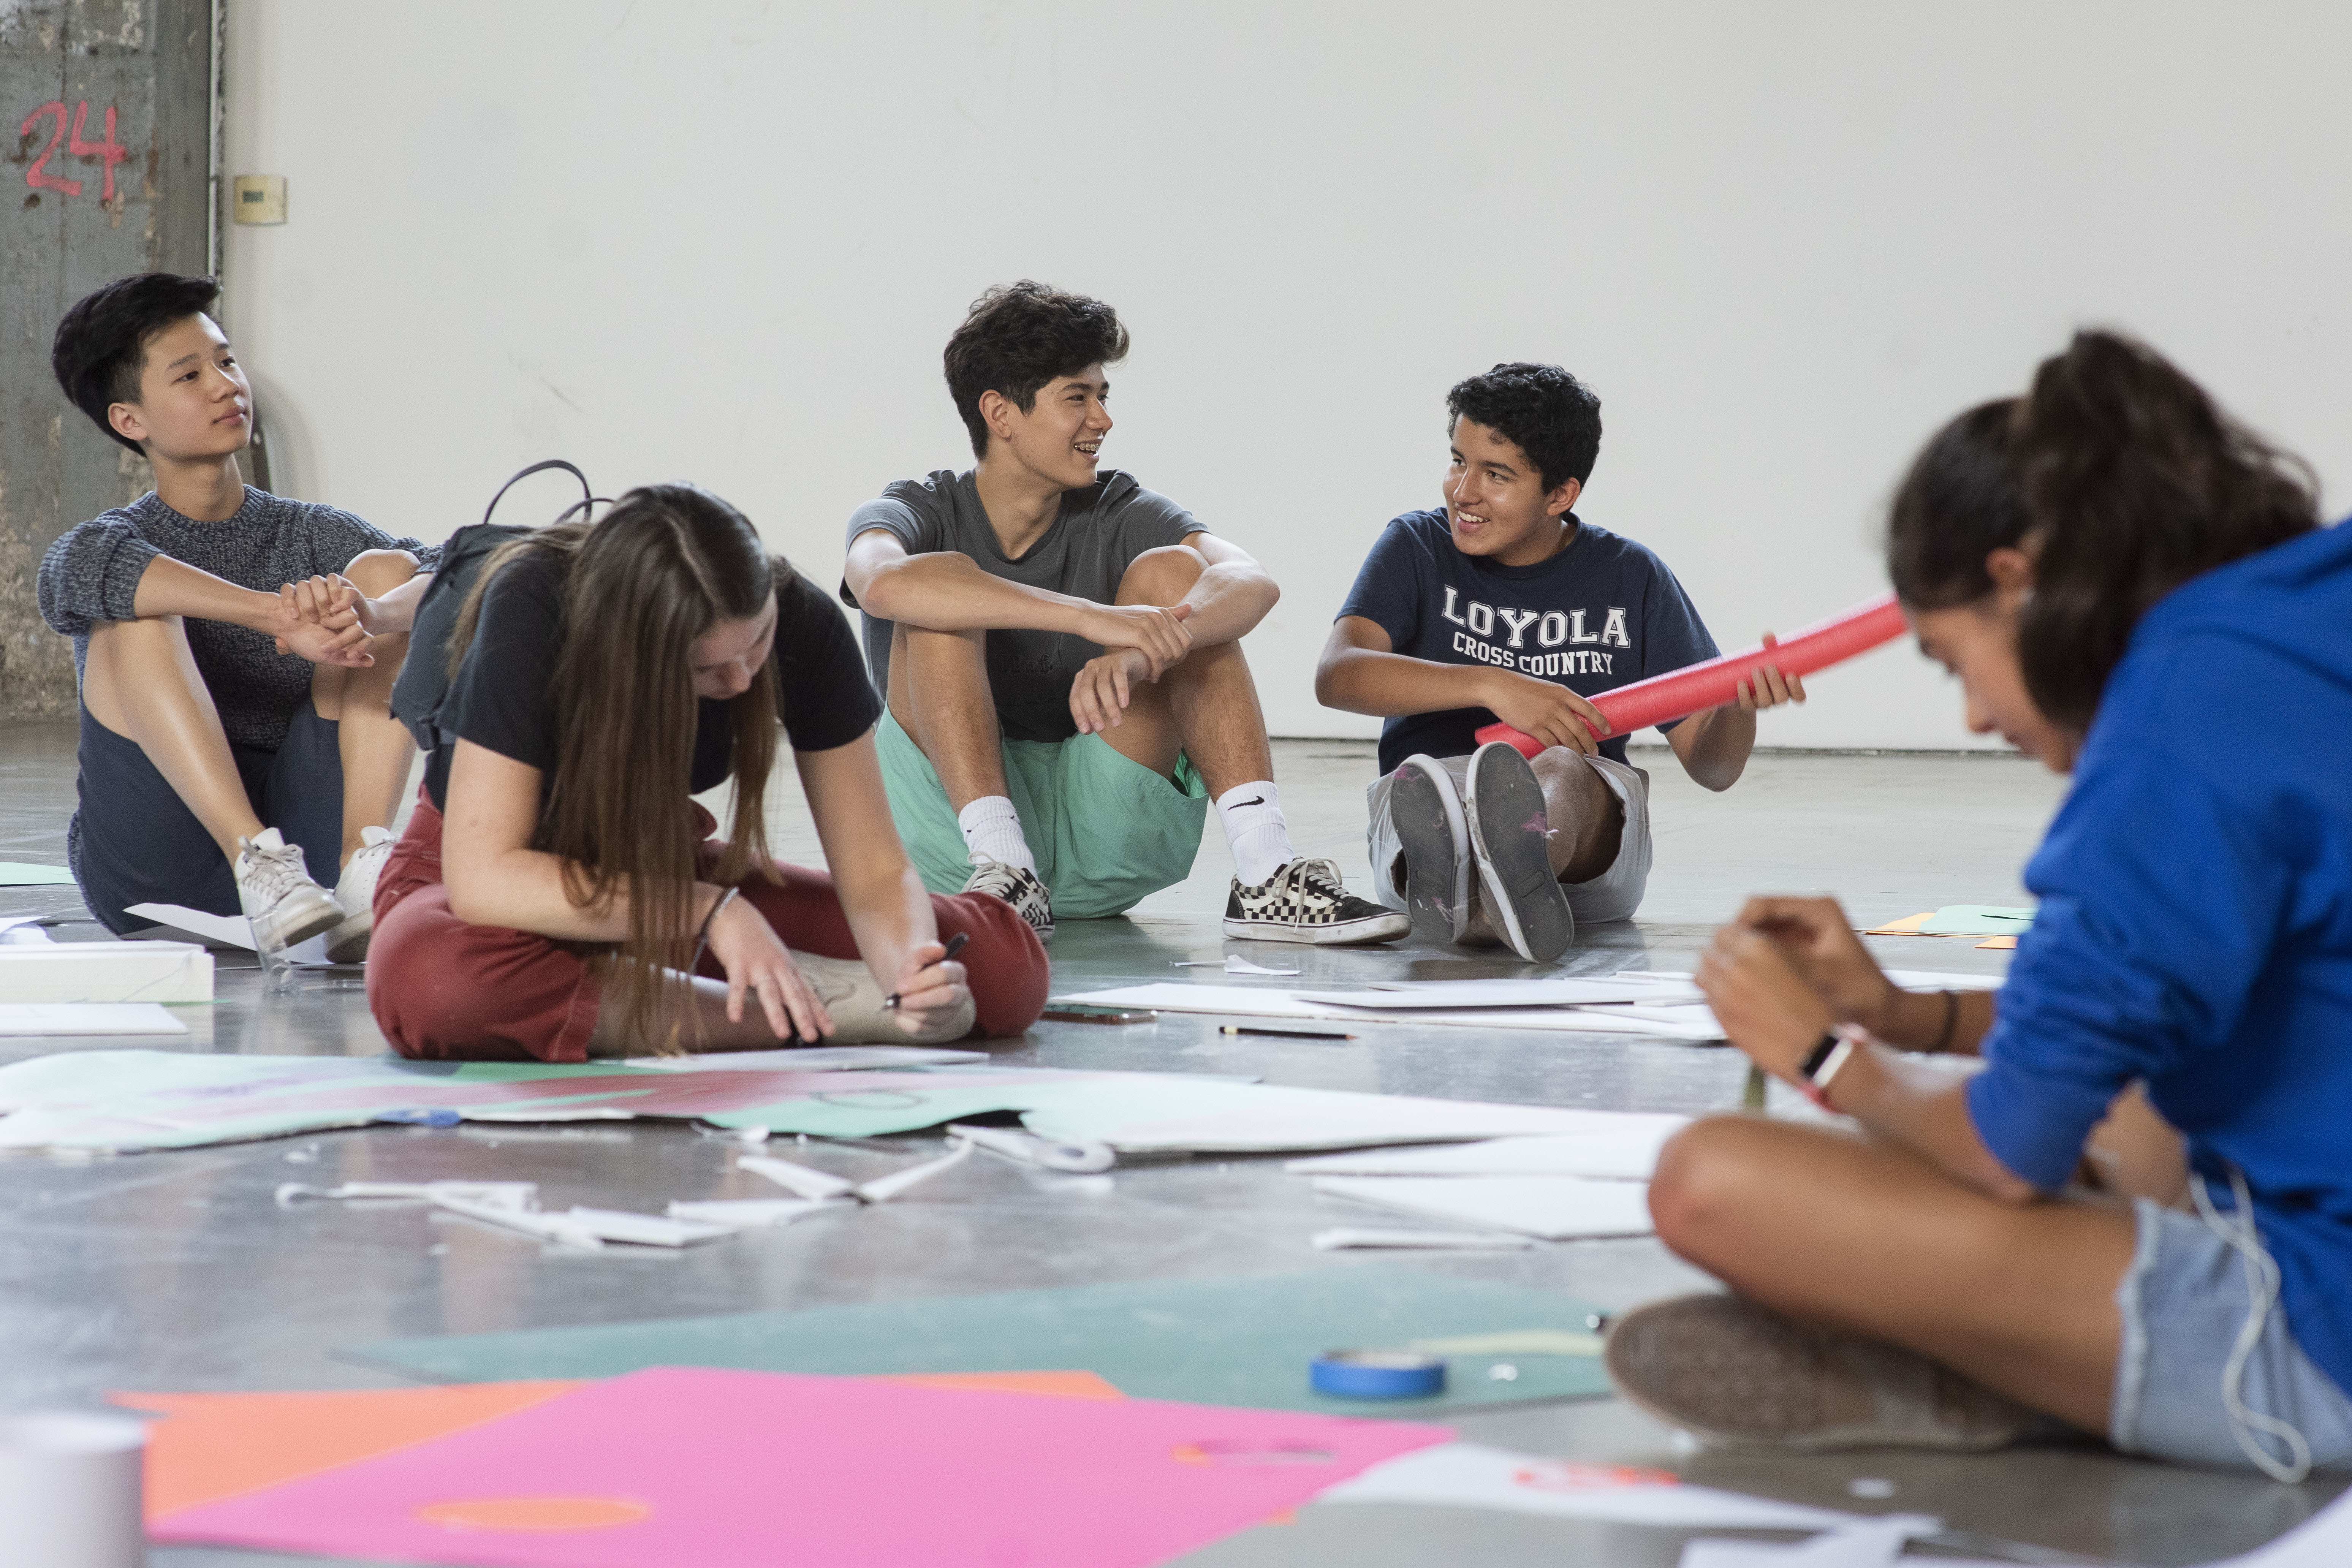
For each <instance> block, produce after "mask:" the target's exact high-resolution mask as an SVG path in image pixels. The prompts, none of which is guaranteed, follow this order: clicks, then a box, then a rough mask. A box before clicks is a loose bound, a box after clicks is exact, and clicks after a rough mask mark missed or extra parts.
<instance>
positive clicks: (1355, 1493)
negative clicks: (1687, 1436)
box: [1316, 1443, 1864, 1530]
mask: <svg viewBox="0 0 2352 1568" xmlns="http://www.w3.org/2000/svg"><path fill="white" fill-rule="evenodd" d="M1316 1501H1317V1502H1318V1503H1351V1502H1388V1503H1430V1504H1435V1505H1438V1506H1441V1507H1449V1508H1492V1509H1502V1510H1507V1511H1509V1512H1512V1513H1538V1514H1551V1515H1554V1516H1558V1517H1563V1518H1570V1519H1598V1520H1606V1521H1611V1522H1612V1523H1617V1524H1654V1525H1662V1526H1668V1527H1678V1528H1681V1529H1684V1530H1834V1529H1838V1528H1840V1527H1842V1526H1844V1525H1850V1524H1858V1523H1861V1522H1862V1521H1863V1519H1864V1516H1863V1515H1861V1514H1853V1513H1841V1512H1839V1511H1838V1510H1834V1509H1826V1508H1808V1507H1805V1506H1803V1505H1802V1504H1799V1503H1791V1502H1778V1501H1775V1500H1772V1499H1770V1498H1759V1497H1747V1496H1744V1495H1742V1494H1740V1493H1738V1492H1727V1491H1717V1490H1716V1489H1713V1488H1711V1487H1690V1486H1685V1485H1683V1484H1682V1483H1681V1482H1680V1481H1677V1480H1676V1479H1675V1478H1674V1477H1673V1476H1670V1475H1668V1474H1666V1473H1665V1472H1664V1471H1663V1470H1641V1469H1632V1468H1622V1467H1619V1466H1613V1465H1574V1464H1569V1463H1566V1462H1564V1461H1562V1460H1559V1459H1544V1458H1537V1457H1536V1456H1535V1455H1533V1454H1517V1453H1513V1452H1511V1451H1510V1450H1509V1449H1507V1448H1490V1447H1486V1445H1485V1444H1483V1443H1444V1444H1440V1445H1439V1446H1437V1447H1433V1448H1422V1449H1419V1450H1417V1451H1415V1452H1413V1453H1411V1454H1406V1455H1403V1456H1402V1457H1401V1458H1394V1459H1390V1460H1388V1461H1387V1462H1385V1463H1383V1464H1379V1465H1374V1466H1373V1467H1372V1468H1370V1469H1368V1470H1366V1471H1364V1472H1363V1473H1362V1474H1361V1475H1360V1476H1357V1477H1355V1478H1354V1479H1351V1480H1345V1481H1342V1482H1340V1483H1339V1485H1338V1486H1336V1487H1333V1488H1332V1489H1330V1490H1328V1491H1327V1492H1324V1493H1322V1494H1320V1495H1319V1496H1318V1497H1317V1499H1316Z"/></svg>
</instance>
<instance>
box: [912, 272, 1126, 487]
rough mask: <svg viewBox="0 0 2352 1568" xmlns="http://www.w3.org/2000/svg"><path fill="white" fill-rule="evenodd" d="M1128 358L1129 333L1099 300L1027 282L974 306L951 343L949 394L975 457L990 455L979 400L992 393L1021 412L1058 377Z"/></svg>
mask: <svg viewBox="0 0 2352 1568" xmlns="http://www.w3.org/2000/svg"><path fill="white" fill-rule="evenodd" d="M1126 357H1127V329H1126V328H1125V327H1122V326H1120V325H1119V324H1118V311H1116V310H1112V309H1111V308H1110V307H1109V306H1108V305H1106V304H1104V303H1103V302H1102V301H1101V300H1089V299H1087V297H1086V296H1085V295H1083V294H1066V293H1064V292H1063V291H1062V290H1061V289H1053V288H1048V287H1047V286H1046V285H1045V284H1043V283H1036V282H1033V281H1031V280H1030V279H1026V278H1024V279H1022V280H1021V281H1020V282H1018V283H1000V284H998V285H997V286H996V287H995V288H993V289H990V290H989V291H988V292H987V293H985V294H982V296H981V297H980V298H979V299H977V300H973V301H972V302H971V310H969V311H967V312H966V313H965V315H964V319H963V325H961V326H960V327H958V328H957V329H956V330H955V331H954V332H953V333H952V334H951V335H950V337H949V338H948V352H947V373H948V395H949V396H950V397H952V398H954V399H955V405H956V412H957V413H958V414H960V415H961V416H963V423H964V428H965V429H967V430H969V431H971V450H972V455H973V456H974V457H978V458H984V457H986V456H988V422H987V421H986V420H984V419H982V417H981V416H980V395H981V394H982V393H983V392H993V393H995V394H997V395H999V396H1001V397H1003V399H1004V400H1005V401H1006V402H1008V403H1011V404H1012V405H1013V406H1014V407H1016V408H1018V409H1020V410H1021V412H1022V413H1024V414H1026V413H1028V412H1029V410H1030V409H1032V408H1034V407H1035V406H1036V404H1037V392H1038V389H1039V388H1040V387H1042V386H1044V385H1045V384H1046V383H1047V382H1049V381H1052V380H1053V379H1054V378H1055V377H1056V376H1063V375H1076V374H1077V373H1078V372H1080V371H1082V370H1085V369H1086V368H1087V366H1089V365H1097V364H1116V363H1118V362H1119V361H1120V360H1123V359H1125V358H1126Z"/></svg>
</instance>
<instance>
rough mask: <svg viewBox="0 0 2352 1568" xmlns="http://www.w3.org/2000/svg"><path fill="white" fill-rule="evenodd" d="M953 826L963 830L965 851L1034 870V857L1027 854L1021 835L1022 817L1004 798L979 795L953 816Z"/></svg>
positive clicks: (1026, 841) (1011, 803)
mask: <svg viewBox="0 0 2352 1568" xmlns="http://www.w3.org/2000/svg"><path fill="white" fill-rule="evenodd" d="M956 826H958V827H961V828H962V829H963V842H964V847H966V848H967V849H971V850H976V851H978V852H979V853H980V854H982V855H985V856H987V857H988V858H990V859H992V860H1002V861H1003V862H1004V863H1005V864H1006V865H1008V866H1018V867H1020V868H1022V869H1023V870H1024V871H1034V870H1036V869H1037V857H1035V856H1034V855H1032V854H1030V853H1029V840H1028V839H1026V838H1024V837H1022V835H1021V814H1020V813H1019V812H1017V811H1015V810H1013V802H1012V801H1010V800H1008V799H1007V798H1005V797H1004V796H1003V795H982V796H981V797H980V798H979V799H978V800H976V801H973V802H972V803H971V805H967V806H965V807H964V808H963V809H962V810H961V811H959V812H957V813H956Z"/></svg>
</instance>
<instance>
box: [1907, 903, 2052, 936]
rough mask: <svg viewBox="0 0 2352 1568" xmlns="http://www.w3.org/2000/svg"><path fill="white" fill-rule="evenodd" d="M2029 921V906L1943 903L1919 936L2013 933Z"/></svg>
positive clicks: (2015, 934) (1923, 926) (2017, 932)
mask: <svg viewBox="0 0 2352 1568" xmlns="http://www.w3.org/2000/svg"><path fill="white" fill-rule="evenodd" d="M2032 924H2033V911H2032V910H2031V909H2004V908H2002V907H2000V906H1999V905H1996V904H1946V905H1945V906H1944V907H1943V908H1942V909H1940V910H1937V911H1936V913H1935V917H1934V918H1933V919H1931V920H1929V921H1927V922H1926V923H1925V924H1923V925H1921V926H1920V928H1919V934H1920V935H1921V936H2017V935H2020V934H2021V933H2022V932H2023V931H2025V930H2026V929H2027V928H2028V927H2030V926H2032Z"/></svg>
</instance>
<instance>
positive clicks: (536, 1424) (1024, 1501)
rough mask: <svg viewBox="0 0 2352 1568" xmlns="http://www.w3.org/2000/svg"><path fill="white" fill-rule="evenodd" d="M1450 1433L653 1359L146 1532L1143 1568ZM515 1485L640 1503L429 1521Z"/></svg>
mask: <svg viewBox="0 0 2352 1568" xmlns="http://www.w3.org/2000/svg"><path fill="white" fill-rule="evenodd" d="M1448 1436H1451V1434H1450V1433H1449V1432H1447V1430H1446V1429H1445V1428H1444V1427H1440V1426H1419V1425H1412V1424H1407V1423H1403V1422H1386V1421H1363V1420H1343V1419H1336V1418H1333V1417H1330V1416H1324V1415H1305V1414H1297V1413H1289V1412H1276V1411H1261V1410H1233V1409H1220V1408H1214V1407H1210V1406H1204V1405H1174V1404H1167V1403H1163V1402H1160V1401H1157V1400H1141V1399H1123V1400H1090V1399H1038V1398H1033V1397H1028V1396H1025V1395H1021V1394H997V1393H982V1392H971V1391H965V1390H950V1389H940V1388H923V1387H915V1386H908V1385H904V1384H887V1383H881V1382H877V1381H872V1380H866V1379H853V1378H827V1377H811V1376H804V1375H792V1374H777V1373H741V1372H721V1371H714V1370H709V1369H701V1368H680V1367H665V1368H656V1369H654V1370H650V1371H646V1372H642V1373H635V1374H632V1375H630V1376H627V1377H622V1378H616V1379H614V1381H612V1382H610V1383H604V1384H594V1385H592V1386H589V1387H586V1388H581V1389H575V1390H573V1391H572V1392H571V1393H569V1394H562V1395H559V1396H557V1397H555V1398H553V1399H551V1400H548V1401H547V1402H545V1403H544V1404H541V1405H536V1406H533V1407H532V1408H530V1409H528V1410H523V1411H520V1412H519V1413H517V1414H515V1415H509V1416H507V1417H505V1418H503V1419H501V1420H499V1421H498V1422H496V1423H495V1424H493V1425H490V1426H478V1427H473V1428H469V1429H467V1430H465V1431H462V1432H458V1433H457V1434H455V1435H453V1436H448V1437H445V1438H443V1439H441V1440H439V1441H437V1442H434V1443H429V1444H425V1445H423V1446H420V1447H414V1448H408V1449H404V1450H402V1451H399V1452H396V1453H393V1454H389V1455H385V1456H383V1457H382V1458H375V1459H371V1460H367V1461H364V1462H362V1463H359V1464H354V1465H349V1466H345V1467H343V1468H340V1469H336V1470H332V1471H330V1472H328V1473H326V1474H324V1475H319V1476H313V1477H310V1478H309V1479H304V1480H299V1481H295V1482H292V1483H289V1484H288V1485H286V1486H283V1487H278V1488H274V1489H270V1490H268V1491H267V1492H261V1493H256V1494H252V1495H249V1496H247V1497H242V1498H236V1499H232V1500H227V1501H225V1502H219V1503H213V1504H209V1505H206V1506H205V1507H201V1508H194V1509H189V1510H183V1511H181V1512H178V1513H176V1514H173V1515H172V1516H170V1517H169V1518H167V1519H165V1520H163V1521H160V1523H159V1525H158V1526H157V1528H156V1530H155V1531H154V1535H155V1537H156V1539H158V1540H160V1541H164V1542H190V1543H193V1542H205V1543H212V1544H222V1545H235V1546H245V1547H252V1548H260V1549H263V1550H275V1551H282V1552H310V1553H313V1554H318V1555H327V1556H341V1557H364V1558H372V1559H378V1560H385V1559H389V1560H394V1561H399V1562H409V1563H477V1564H486V1565H492V1568H638V1565H641V1564H644V1563H693V1564H695V1565H696V1568H752V1565H754V1564H756V1565H758V1568H772V1565H773V1564H775V1563H779V1562H803V1563H811V1564H816V1563H824V1564H836V1563H841V1564H849V1563H875V1564H881V1563H961V1562H972V1561H982V1560H985V1561H1002V1562H1005V1563H1029V1564H1037V1565H1040V1568H1051V1565H1056V1564H1069V1565H1073V1568H1075V1565H1076V1564H1087V1565H1090V1568H1147V1565H1148V1564H1152V1563H1161V1562H1164V1561H1166V1560H1167V1559H1169V1558H1171V1557H1174V1556H1176V1555H1178V1554H1180V1553H1181V1552H1188V1551H1192V1550H1193V1549H1195V1548H1198V1547H1201V1546H1204V1545H1206V1544H1208V1543H1209V1542H1213V1541H1215V1540H1218V1539H1220V1538H1221V1537H1223V1536H1225V1535H1227V1534H1230V1533H1232V1532H1233V1531H1237V1530H1241V1529H1243V1528H1245V1527H1246V1526H1248V1525H1251V1524H1254V1523H1256V1522H1257V1521H1260V1520H1263V1519H1265V1517H1266V1516H1267V1515H1268V1514H1271V1513H1274V1512H1276V1511H1277V1510H1282V1509H1286V1508H1295V1507H1297V1506H1298V1505H1299V1504H1301V1503H1304V1502H1306V1501H1307V1500H1310V1499H1312V1498H1313V1497H1314V1496H1315V1494H1316V1493H1318V1491H1321V1490H1323V1489H1326V1488H1328V1487H1329V1486H1331V1485H1332V1484H1334V1483H1335V1482H1338V1481H1343V1480H1346V1479H1350V1478H1352V1477H1353V1476H1355V1475H1356V1474H1358V1473H1359V1472H1360V1471H1361V1470H1363V1469H1364V1468H1366V1467H1368V1466H1370V1465H1374V1464H1377V1463H1379V1462H1381V1460H1384V1459H1388V1458H1394V1457H1395V1456H1397V1455H1399V1454H1402V1453H1407V1452H1410V1451H1412V1449H1415V1448H1420V1447H1428V1446H1429V1445H1431V1444H1433V1443H1438V1442H1442V1441H1444V1439H1445V1438H1447V1437H1448ZM526 1499H562V1500H567V1502H571V1501H572V1500H581V1501H588V1500H597V1501H601V1500H612V1501H615V1502H627V1503H634V1504H637V1505H641V1506H642V1507H643V1509H644V1510H645V1511H644V1513H643V1515H642V1516H640V1517H637V1518H635V1519H620V1518H613V1519H611V1520H610V1521H609V1522H600V1523H598V1524H597V1525H596V1526H595V1527H593V1528H581V1527H579V1521H582V1515H581V1514H580V1513H578V1512H575V1511H572V1510H571V1509H567V1510H565V1511H564V1512H563V1515H562V1518H563V1519H564V1520H565V1521H572V1522H570V1523H568V1524H567V1527H565V1528H561V1529H556V1530H516V1529H511V1528H505V1529H494V1530H488V1531H485V1530H481V1529H462V1528H452V1527H451V1525H450V1524H449V1523H447V1522H445V1521H448V1520H449V1519H450V1518H451V1517H452V1513H451V1510H452V1507H453V1505H472V1507H473V1508H475V1509H478V1508H479V1507H480V1506H481V1505H483V1504H486V1503H489V1502H506V1501H508V1500H526ZM436 1516H437V1517H436ZM461 1517H462V1516H461ZM474 1517H476V1518H478V1517H480V1515H478V1514H476V1515H475V1516H474Z"/></svg>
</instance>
